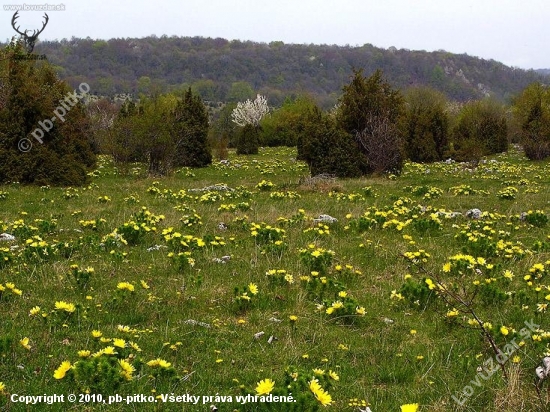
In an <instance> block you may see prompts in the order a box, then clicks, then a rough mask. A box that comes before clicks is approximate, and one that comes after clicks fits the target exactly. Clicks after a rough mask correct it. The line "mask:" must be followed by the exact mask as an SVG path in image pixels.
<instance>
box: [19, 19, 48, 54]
mask: <svg viewBox="0 0 550 412" xmlns="http://www.w3.org/2000/svg"><path fill="white" fill-rule="evenodd" d="M18 13H19V12H18V11H16V12H15V14H14V15H13V17H12V19H11V25H12V27H13V29H14V30H15V31H16V32H17V33H19V34H20V35H21V38H22V39H23V41H24V42H25V49H26V50H27V53H32V51H33V49H34V44H35V43H36V40H38V35H39V34H40V33H42V32H43V31H44V29H45V28H46V25H47V24H48V20H49V19H50V18H49V17H48V14H47V13H44V18H45V21H44V23H43V24H42V28H41V29H40V30H33V31H32V34H28V33H29V32H30V30H25V31H20V30H19V26H17V27H15V23H16V20H17V18H18V17H19V15H18Z"/></svg>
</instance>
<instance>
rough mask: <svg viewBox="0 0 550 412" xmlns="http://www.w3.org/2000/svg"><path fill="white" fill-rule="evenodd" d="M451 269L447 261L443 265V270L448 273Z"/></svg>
mask: <svg viewBox="0 0 550 412" xmlns="http://www.w3.org/2000/svg"><path fill="white" fill-rule="evenodd" d="M450 271H451V263H450V262H447V263H445V264H444V265H443V272H445V273H448V272H450Z"/></svg>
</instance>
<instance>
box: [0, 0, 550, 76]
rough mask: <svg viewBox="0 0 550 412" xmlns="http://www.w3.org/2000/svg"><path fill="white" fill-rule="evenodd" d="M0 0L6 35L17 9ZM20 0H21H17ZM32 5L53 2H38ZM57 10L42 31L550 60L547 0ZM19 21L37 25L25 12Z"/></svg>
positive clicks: (85, 2)
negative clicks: (437, 52) (323, 45)
mask: <svg viewBox="0 0 550 412" xmlns="http://www.w3.org/2000/svg"><path fill="white" fill-rule="evenodd" d="M9 1H10V0H3V3H2V4H3V5H4V9H3V10H2V11H1V12H2V13H3V14H2V24H1V25H0V38H1V39H9V38H11V37H12V36H13V35H14V34H15V32H14V31H13V29H12V27H11V23H10V22H11V18H12V15H13V13H14V12H13V11H7V10H5V6H6V5H8V4H13V5H15V4H23V3H22V2H21V3H9ZM16 1H17V0H16ZM25 1H26V2H27V3H25V4H27V5H30V4H42V5H43V4H46V3H43V2H42V3H40V2H36V3H32V2H33V1H35V0H25ZM48 1H51V2H50V3H49V4H63V5H64V6H65V11H50V12H49V13H48V14H49V17H50V21H49V23H48V26H47V28H46V29H45V30H44V32H43V33H42V34H41V35H40V38H41V39H48V40H55V39H59V40H60V39H63V38H67V39H70V38H71V37H72V36H76V37H84V38H85V37H91V38H93V39H110V38H117V37H118V38H121V37H122V38H126V37H145V36H149V35H152V34H155V35H157V36H159V37H160V36H162V35H163V34H166V35H168V36H172V35H176V36H203V37H223V38H226V39H229V40H233V39H239V40H253V41H260V42H271V41H278V40H280V41H283V42H285V43H308V44H309V43H314V44H338V45H350V46H355V45H363V44H365V43H370V44H372V45H374V46H377V47H383V48H388V47H390V46H395V47H397V48H398V49H401V48H405V49H411V50H427V51H434V50H439V49H444V50H447V51H450V52H453V53H467V54H468V55H471V56H478V57H482V58H485V59H494V60H497V61H501V62H503V63H505V64H507V65H510V66H517V67H521V68H526V69H528V68H535V69H537V68H550V53H549V51H550V50H549V45H548V41H549V39H550V0H340V1H337V0H277V1H264V0H165V1H163V0H156V1H142V0H134V1H130V0H110V1H107V0H78V1H76V0H70V1H64V2H56V0H53V1H52V0H48ZM19 14H20V17H19V19H18V22H19V24H20V26H21V29H22V30H24V29H31V30H32V29H35V28H39V27H40V21H41V17H42V15H43V13H42V12H40V11H22V12H20V13H19Z"/></svg>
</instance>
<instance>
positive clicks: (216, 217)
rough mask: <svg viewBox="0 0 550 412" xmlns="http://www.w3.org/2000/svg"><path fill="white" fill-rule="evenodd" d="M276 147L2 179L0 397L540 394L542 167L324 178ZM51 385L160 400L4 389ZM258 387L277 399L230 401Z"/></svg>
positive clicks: (510, 164) (472, 402)
mask: <svg viewBox="0 0 550 412" xmlns="http://www.w3.org/2000/svg"><path fill="white" fill-rule="evenodd" d="M294 158H295V150H294V149H289V148H284V149H281V148H269V149H268V148H264V149H261V150H260V154H259V155H257V156H246V157H244V156H236V155H234V154H230V157H229V162H228V163H219V162H215V163H214V164H213V165H211V166H210V167H208V168H204V169H182V170H178V171H177V172H176V173H175V174H174V175H172V176H170V177H166V178H156V179H155V178H149V177H147V175H146V169H145V167H144V166H143V165H138V164H136V165H132V166H131V167H128V169H127V170H125V171H117V169H116V168H115V167H114V165H113V163H112V162H111V160H110V159H109V158H107V157H101V158H100V162H99V166H98V168H97V170H96V171H95V172H93V173H92V177H91V183H90V184H89V185H88V186H87V187H83V188H54V187H41V188H40V187H24V186H21V185H19V184H17V183H14V184H11V185H5V186H0V233H1V232H5V233H8V234H11V235H13V236H15V240H12V241H0V315H1V320H0V325H1V327H0V382H1V383H0V392H1V393H2V394H0V410H6V411H18V410H52V411H54V410H59V411H65V410H69V408H72V409H73V410H121V411H122V410H158V411H172V410H174V411H176V410H179V411H182V410H183V411H207V410H209V408H210V405H211V404H214V405H216V407H217V408H218V410H219V411H264V410H274V411H291V410H301V411H314V410H332V411H350V412H351V411H359V410H365V409H366V407H367V406H368V407H370V409H371V410H372V412H387V411H400V410H401V407H402V406H403V405H408V404H416V403H418V405H419V407H418V410H419V411H501V412H505V411H514V412H518V411H539V410H540V411H544V410H547V408H548V401H549V396H548V392H547V386H548V383H547V382H543V383H542V385H541V386H542V388H541V392H540V396H539V395H537V391H536V388H535V384H534V382H535V368H536V366H538V365H539V364H540V362H541V359H542V358H543V357H544V356H545V354H546V353H547V352H549V346H548V344H549V342H550V322H549V319H548V315H547V305H548V304H550V287H549V285H550V282H549V281H548V278H549V276H550V273H549V272H550V238H549V234H550V232H549V231H548V227H549V226H548V224H547V220H548V218H547V214H546V212H547V211H548V210H549V209H550V207H549V202H550V190H549V188H550V173H549V171H550V166H549V164H548V163H547V162H543V163H533V162H528V161H527V160H525V159H524V158H523V156H522V154H521V153H520V152H519V151H518V150H517V148H512V149H511V150H510V152H509V153H507V154H503V155H499V156H496V157H491V158H489V159H486V160H484V161H483V162H481V163H480V164H479V165H478V166H477V167H475V166H471V165H468V164H457V163H450V164H446V163H437V164H427V165H423V164H407V165H406V167H405V169H404V172H403V174H402V175H400V176H392V175H389V176H382V177H376V178H362V179H351V180H342V179H330V178H328V177H325V178H319V179H311V178H309V177H308V175H309V173H308V170H307V167H306V165H305V164H303V163H301V162H296V161H295V160H294ZM474 208H477V209H479V210H480V211H481V212H482V213H481V216H479V218H477V219H476V218H473V217H468V216H466V212H467V211H468V210H470V209H474ZM453 212H460V214H458V213H453ZM322 214H325V215H329V216H330V217H333V218H335V219H336V220H335V221H330V222H329V221H328V220H330V219H328V218H326V219H321V221H319V220H315V219H318V218H319V215H322ZM474 217H477V216H474ZM222 223H223V224H222ZM476 319H477V320H476ZM526 321H531V322H534V323H536V324H537V325H539V327H538V328H535V330H533V331H532V332H531V333H529V334H526V333H522V329H523V328H525V324H524V322H526ZM524 332H525V331H524ZM510 342H515V346H514V349H513V350H512V349H510V353H509V355H508V356H506V359H504V361H503V362H502V363H504V368H505V373H503V372H502V371H501V370H498V371H497V370H496V369H495V371H494V373H492V376H490V377H488V379H484V378H482V379H480V378H479V375H478V372H479V371H481V370H483V369H484V366H485V367H487V366H488V365H489V364H491V365H492V364H493V362H492V359H495V355H496V353H495V350H494V347H492V345H491V343H493V345H496V347H498V348H500V349H502V348H504V347H506V345H507V344H508V343H510ZM488 360H491V361H490V362H489V361H488ZM495 363H496V361H495ZM485 375H487V374H486V373H485ZM476 376H477V377H478V378H477V385H476V384H472V383H471V381H472V380H474V381H475V380H476ZM466 385H469V386H470V387H471V388H472V392H473V393H472V394H471V395H470V396H467V397H466V398H464V395H463V388H465V386H466ZM54 393H57V394H69V393H75V394H78V393H83V394H84V393H88V394H91V395H93V394H103V396H104V399H105V398H107V396H108V395H112V394H120V395H122V396H126V395H133V394H144V395H147V396H154V397H157V399H158V402H156V403H133V404H130V405H126V404H125V403H116V404H111V405H107V404H104V403H102V402H93V401H90V402H88V403H81V404H79V403H76V404H73V405H71V404H69V403H68V402H67V401H65V403H63V404H59V403H58V404H52V405H45V404H41V405H28V406H25V405H23V404H21V403H13V402H11V401H10V396H11V395H12V394H19V395H43V394H47V395H51V394H54ZM267 393H272V394H274V395H283V396H285V395H289V394H290V393H292V397H293V399H295V400H297V402H296V403H272V404H266V403H258V402H251V403H247V404H244V405H243V404H239V403H238V402H236V401H235V399H236V396H237V395H246V394H267ZM163 394H168V395H170V394H173V395H185V394H190V395H194V396H201V397H202V396H204V395H209V396H213V397H214V396H215V395H218V396H224V397H226V398H225V400H228V398H227V397H229V396H231V397H232V399H231V400H233V402H224V400H223V399H221V398H218V399H212V401H208V402H207V403H206V404H203V402H202V400H201V401H200V402H199V403H198V404H196V405H193V404H190V403H184V402H181V401H180V402H163V401H162V400H161V395H163ZM461 394H462V395H461ZM453 396H454V397H455V398H457V399H460V398H462V399H463V400H464V402H463V404H462V405H459V403H457V402H456V401H455V400H454V399H453ZM88 399H90V400H91V398H88ZM96 400H97V398H96ZM293 408H294V409H293ZM403 410H405V411H407V410H410V411H413V410H416V408H415V406H413V405H409V406H404V407H403Z"/></svg>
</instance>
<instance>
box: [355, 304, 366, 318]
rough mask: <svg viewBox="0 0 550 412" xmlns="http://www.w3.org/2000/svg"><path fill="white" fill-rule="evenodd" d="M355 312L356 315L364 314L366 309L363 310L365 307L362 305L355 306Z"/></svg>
mask: <svg viewBox="0 0 550 412" xmlns="http://www.w3.org/2000/svg"><path fill="white" fill-rule="evenodd" d="M355 313H357V314H358V315H361V316H365V313H367V311H366V310H365V308H364V307H363V306H357V307H356V308H355Z"/></svg>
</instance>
